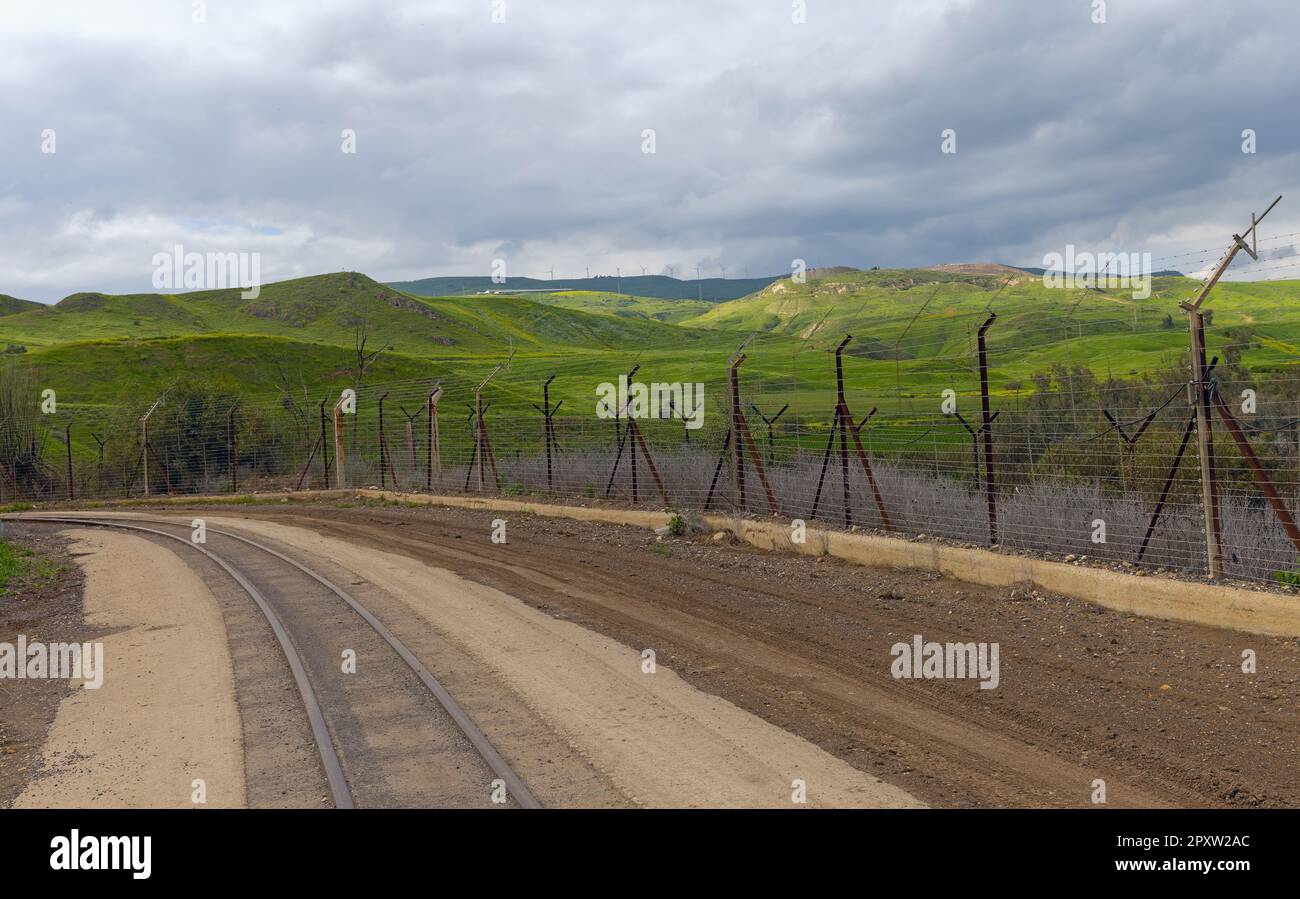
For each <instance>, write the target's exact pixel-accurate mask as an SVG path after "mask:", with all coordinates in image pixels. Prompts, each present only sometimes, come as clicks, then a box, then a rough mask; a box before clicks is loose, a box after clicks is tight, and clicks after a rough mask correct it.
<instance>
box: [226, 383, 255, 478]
mask: <svg viewBox="0 0 1300 899" xmlns="http://www.w3.org/2000/svg"><path fill="white" fill-rule="evenodd" d="M238 408H239V400H235V402H234V404H233V405H232V406H231V407H230V415H229V416H228V417H227V420H226V454H227V455H226V458H227V459H228V460H229V461H230V492H231V493H234V492H235V491H236V490H237V489H238V487H239V484H238V476H237V475H236V470H237V469H238V467H239V466H238V463H237V460H236V459H235V410H236V409H238ZM254 462H256V459H254Z"/></svg>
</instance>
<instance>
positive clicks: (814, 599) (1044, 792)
mask: <svg viewBox="0 0 1300 899" xmlns="http://www.w3.org/2000/svg"><path fill="white" fill-rule="evenodd" d="M169 511H175V510H169ZM208 511H209V514H211V511H212V510H208ZM224 514H231V515H235V516H241V517H242V516H247V517H253V518H262V519H268V520H275V521H281V522H284V523H286V524H295V525H299V526H303V527H308V528H311V529H313V530H316V531H317V532H319V533H321V534H327V535H334V536H339V537H346V538H347V539H348V540H350V541H353V542H357V543H360V544H362V545H369V546H371V547H374V548H377V549H384V550H386V551H389V552H395V553H402V554H406V555H409V556H411V557H412V558H415V559H419V560H421V561H424V562H427V563H429V564H432V565H437V566H440V567H445V568H448V569H450V570H452V571H455V572H458V573H460V574H461V575H463V576H465V577H467V578H471V579H473V580H477V581H480V582H482V583H485V584H489V585H492V586H495V587H497V588H499V589H501V590H503V591H505V592H507V593H510V594H512V595H514V596H518V597H520V598H521V599H524V600H525V601H526V602H529V603H530V604H532V605H534V606H535V607H537V608H539V609H542V610H544V611H547V612H549V613H550V614H553V615H556V616H558V617H563V618H567V619H570V620H572V621H574V622H576V623H578V624H581V625H583V626H586V627H589V628H592V629H594V630H597V631H599V632H601V633H604V634H607V635H609V636H611V637H613V638H614V639H616V640H618V641H620V642H622V643H624V644H626V645H628V646H631V647H649V648H654V649H655V650H656V651H657V653H658V658H659V660H660V663H661V664H664V665H667V666H669V667H671V668H672V669H673V670H674V671H675V672H677V673H678V674H679V675H680V676H682V677H683V678H685V679H686V680H687V681H689V682H690V683H692V684H694V685H695V686H697V687H699V688H700V689H701V690H704V691H706V692H710V693H714V694H716V695H719V696H721V697H723V698H725V699H728V700H730V701H731V702H733V703H735V704H736V705H738V706H740V707H741V708H743V709H746V710H748V711H751V712H753V713H755V714H757V715H760V716H761V717H763V718H765V719H766V720H768V721H770V722H772V723H775V724H777V725H779V726H781V727H783V728H785V729H787V730H789V731H791V732H793V733H795V734H799V735H801V736H803V737H805V738H806V739H808V740H810V741H812V742H813V743H816V744H817V745H819V746H821V747H822V748H824V749H826V750H827V751H828V752H830V753H832V754H834V755H836V756H838V757H839V758H841V759H844V760H845V761H847V762H849V763H850V764H852V765H853V766H855V767H857V768H859V769H861V770H863V771H867V772H870V773H871V774H874V775H876V776H878V777H880V778H882V779H883V780H885V781H886V782H888V783H893V784H896V785H898V786H900V787H902V788H904V789H905V790H907V791H908V792H910V793H911V794H913V795H915V796H917V797H919V798H921V799H922V800H924V801H926V802H928V803H931V804H935V805H952V806H972V805H976V806H990V805H992V806H1057V805H1062V806H1084V805H1090V804H1091V793H1092V789H1093V788H1092V783H1093V781H1094V779H1096V778H1102V779H1104V780H1106V782H1107V792H1108V804H1110V805H1116V806H1118V805H1142V806H1148V805H1164V804H1169V805H1195V806H1218V805H1227V806H1256V805H1268V806H1296V805H1300V787H1298V786H1297V784H1296V783H1295V781H1294V778H1293V774H1294V771H1295V770H1296V763H1297V750H1298V749H1300V713H1298V712H1297V708H1298V706H1297V700H1298V699H1300V647H1298V646H1297V642H1296V641H1288V640H1280V639H1273V638H1263V637H1248V636H1244V635H1240V634H1234V633H1230V632H1226V631H1218V630H1211V629H1206V628H1198V627H1192V626H1186V625H1179V624H1175V623H1170V622H1163V621H1151V620H1145V619H1138V618H1133V617H1128V616H1124V615H1120V614H1117V613H1114V612H1109V611H1106V610H1103V609H1100V608H1097V607H1094V606H1091V605H1089V604H1085V603H1080V602H1075V601H1071V600H1068V599H1064V598H1060V597H1052V596H1044V595H1040V594H1037V593H1035V592H1033V591H1030V590H1025V589H1023V588H1021V589H1013V590H994V589H986V588H979V587H972V586H970V585H967V584H960V583H956V582H952V581H947V580H944V579H941V578H937V577H933V576H929V575H926V574H922V573H917V572H896V571H882V570H874V569H864V568H859V567H855V566H849V565H845V564H841V563H837V562H834V561H825V562H815V561H810V560H808V559H799V558H794V557H789V556H783V555H777V554H770V553H762V552H758V551H755V550H752V549H749V548H747V547H742V546H726V547H722V546H714V545H710V544H707V543H702V542H700V541H696V542H688V541H685V540H678V541H666V542H665V543H656V542H655V538H654V537H653V535H651V534H650V533H648V532H647V531H644V530H641V529H637V528H628V527H612V526H608V525H594V524H585V523H579V522H571V521H563V520H554V519H542V518H531V517H521V518H517V519H513V520H511V521H510V523H509V543H508V544H506V545H504V546H500V545H493V544H492V543H491V542H490V540H489V539H488V533H489V529H490V521H491V518H493V517H496V516H494V515H490V514H488V513H483V512H468V511H464V510H451V509H439V510H434V511H425V510H407V509H364V508H363V509H339V508H334V507H331V506H327V505H318V506H306V507H301V506H294V507H286V508H283V509H276V508H265V507H239V508H232V509H230V510H228V511H227V512H225V513H224ZM913 634H922V635H923V636H924V637H925V639H926V640H939V641H948V640H954V641H963V642H964V641H976V642H979V641H988V642H993V641H997V642H999V643H1000V644H1001V664H1002V672H1001V685H1000V686H999V688H998V689H995V690H987V691H982V690H980V689H978V686H977V684H976V682H974V681H970V680H967V681H941V680H929V681H922V680H895V679H894V678H893V677H891V676H890V673H889V666H890V662H891V661H892V658H891V656H890V655H889V648H890V646H891V645H893V644H894V643H896V642H899V641H904V642H905V641H908V640H910V639H911V637H912V635H913ZM1244 649H1253V650H1255V652H1256V653H1257V655H1258V658H1259V671H1258V673H1257V674H1254V675H1247V674H1243V673H1242V671H1241V653H1242V650H1244Z"/></svg>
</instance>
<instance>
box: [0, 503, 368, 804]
mask: <svg viewBox="0 0 1300 899" xmlns="http://www.w3.org/2000/svg"><path fill="white" fill-rule="evenodd" d="M9 520H11V521H23V522H42V521H52V522H56V523H60V524H79V525H88V526H91V527H108V528H121V529H123V530H128V531H143V532H144V533H146V534H154V535H156V536H158V537H167V538H168V539H171V540H175V541H177V542H179V543H184V544H186V545H187V546H190V547H193V548H194V549H196V550H198V551H199V552H201V553H203V555H205V556H207V557H208V558H209V559H211V560H212V561H213V562H215V563H216V564H217V565H219V566H221V568H222V569H223V570H224V571H225V572H226V574H228V575H230V576H231V578H233V579H234V581H235V583H237V584H239V586H240V587H241V588H243V590H244V592H245V593H247V594H248V595H249V596H250V597H251V598H252V600H253V602H254V603H256V604H257V607H258V608H259V609H261V610H262V614H263V615H264V616H266V621H267V623H268V624H269V625H271V630H272V631H273V632H274V633H275V638H276V640H278V641H279V643H280V648H281V649H282V650H283V651H284V655H285V658H286V659H287V660H288V662H289V670H290V671H292V672H293V679H294V681H295V682H296V683H297V685H298V692H299V694H301V696H302V701H303V705H304V706H306V708H307V719H308V721H309V722H310V723H311V732H312V737H313V738H314V739H315V741H316V749H317V751H318V752H319V753H320V761H321V766H322V767H323V768H324V769H325V779H326V780H327V781H329V787H330V793H331V795H332V796H333V798H334V807H335V808H349V809H350V808H355V807H356V803H355V802H354V801H353V799H352V791H351V789H350V788H349V787H348V782H347V778H346V777H344V776H343V765H342V764H341V763H340V762H339V757H338V753H337V752H336V751H335V749H334V743H333V740H332V739H331V738H330V733H329V728H328V727H327V726H326V724H325V716H324V713H323V712H322V711H321V707H320V701H319V700H318V699H317V698H316V693H315V691H314V690H313V689H312V687H311V683H310V682H309V681H308V679H307V670H306V668H305V667H304V666H303V664H302V658H301V656H299V655H298V650H297V649H296V648H295V647H294V645H293V639H292V638H291V637H290V636H289V633H288V631H286V630H285V629H284V624H283V623H282V622H281V621H280V618H279V616H278V615H276V614H275V611H274V610H273V609H272V608H271V606H270V603H268V602H267V601H266V597H265V596H263V595H262V592H261V591H260V590H258V589H257V587H255V586H253V584H252V583H250V582H249V580H248V579H247V578H246V577H244V575H243V574H241V573H240V572H239V570H238V569H236V568H235V567H234V566H233V565H231V564H230V563H229V562H227V561H226V560H225V559H223V558H221V556H218V555H217V554H216V553H214V552H212V550H210V549H208V548H207V547H204V546H200V545H199V544H197V543H194V542H193V541H190V540H186V539H185V538H184V537H178V536H177V535H176V534H169V533H168V532H166V531H160V530H157V529H156V528H147V527H141V526H140V525H132V524H123V523H121V522H119V521H112V520H109V519H104V518H63V517H57V518H56V517H47V516H43V515H42V516H34V517H27V516H12V517H11V518H10V519H9ZM167 523H169V524H170V523H171V522H167Z"/></svg>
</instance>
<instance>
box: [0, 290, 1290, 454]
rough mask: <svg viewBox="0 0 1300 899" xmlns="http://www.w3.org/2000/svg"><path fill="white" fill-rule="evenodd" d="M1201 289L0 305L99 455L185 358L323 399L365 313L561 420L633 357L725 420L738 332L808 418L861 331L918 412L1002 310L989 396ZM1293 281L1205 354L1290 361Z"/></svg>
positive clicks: (456, 385) (1232, 325) (1159, 337)
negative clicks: (689, 388)
mask: <svg viewBox="0 0 1300 899" xmlns="http://www.w3.org/2000/svg"><path fill="white" fill-rule="evenodd" d="M626 280H630V279H625V281H626ZM1195 285H1196V282H1194V281H1191V280H1189V279H1186V278H1178V277H1168V278H1158V279H1156V281H1155V284H1154V290H1153V293H1152V295H1151V296H1150V297H1149V298H1147V299H1144V300H1135V299H1133V298H1132V296H1131V292H1130V291H1129V290H1128V289H1127V288H1125V289H1106V290H1101V291H1089V290H1049V289H1047V288H1045V287H1044V286H1043V285H1042V282H1041V280H1040V279H1039V278H1036V277H1033V276H1030V275H1027V274H1023V275H1018V274H1010V275H1009V274H1007V273H1006V272H996V273H995V272H986V271H978V270H977V271H957V270H940V271H936V270H882V271H870V272H867V271H857V270H852V269H823V270H818V271H814V272H810V273H809V277H808V279H807V280H806V282H805V283H802V284H796V283H794V282H793V281H791V280H790V279H788V278H787V279H784V280H781V281H775V282H772V283H771V284H768V285H766V286H765V287H763V288H762V289H761V290H759V291H757V292H756V293H753V294H751V295H749V296H746V297H742V298H739V299H735V300H731V301H727V302H722V303H716V304H710V303H700V302H698V301H691V300H687V301H675V300H664V299H657V298H647V297H630V296H625V295H622V294H616V293H610V292H590V291H566V292H559V293H551V294H527V295H525V296H511V295H504V294H502V295H496V294H492V295H464V296H442V297H417V296H413V295H411V294H409V293H405V292H403V291H401V290H397V289H394V288H393V287H391V286H387V285H383V284H379V283H377V282H375V281H373V280H371V279H370V278H367V277H365V276H364V275H360V274H355V273H339V274H328V275H320V276H317V277H312V278H303V279H297V280H293V281H286V282H281V283H278V284H269V285H266V286H264V287H263V289H262V291H261V295H260V296H259V297H257V298H256V299H251V300H246V299H244V298H242V297H241V296H240V293H239V291H238V290H223V291H206V292H199V293H188V294H176V295H159V294H139V295H130V296H107V295H102V294H96V293H82V294H77V295H74V296H71V297H68V298H66V299H65V300H63V301H62V302H60V303H58V304H56V305H54V306H52V307H47V306H36V305H35V304H26V303H24V302H23V301H17V302H18V303H19V304H20V305H19V306H18V307H17V309H16V310H15V311H11V312H9V313H8V314H5V315H3V317H0V348H3V347H5V346H7V345H9V344H14V345H17V346H22V347H25V348H26V352H24V353H21V354H18V355H14V356H13V357H12V358H13V359H16V360H19V361H20V363H21V364H23V365H34V366H36V367H37V368H38V369H39V370H40V373H41V380H42V383H44V384H48V385H49V386H51V387H54V388H55V389H57V390H58V393H59V397H60V402H61V404H62V408H66V409H67V410H68V411H69V412H71V413H75V414H77V415H78V416H79V421H80V424H79V425H78V430H79V432H80V434H81V435H82V436H81V437H80V438H79V441H78V446H77V449H78V451H82V452H89V451H90V448H88V447H84V446H82V445H81V443H80V441H81V440H88V439H89V438H88V437H86V436H85V432H86V430H87V426H96V425H97V423H100V422H103V421H104V420H106V419H107V418H108V417H110V416H111V415H112V414H113V412H114V410H115V409H119V408H121V407H122V406H123V404H124V402H127V401H130V402H135V401H137V400H138V399H139V398H140V397H144V396H156V395H157V394H159V393H160V392H161V391H162V390H163V389H165V388H166V387H167V385H169V384H171V383H173V382H175V381H176V380H177V379H178V378H179V377H181V376H183V375H186V374H188V375H198V376H199V377H201V378H202V379H203V380H205V381H206V382H208V383H210V384H212V385H214V386H216V387H218V388H220V389H222V390H228V391H231V392H240V393H245V394H257V395H260V396H263V397H265V396H270V395H273V394H274V392H275V391H276V390H277V389H278V387H279V386H280V385H281V384H282V383H283V382H284V381H286V380H288V381H290V382H292V383H293V384H295V385H302V386H306V387H307V388H308V390H307V392H308V393H310V394H311V396H312V397H313V398H317V397H323V396H325V395H327V394H330V395H337V391H338V389H340V388H341V387H343V386H347V385H349V384H350V383H351V380H352V365H353V359H354V356H353V341H354V336H355V333H356V322H358V321H364V322H365V323H366V325H367V327H368V329H369V343H368V348H370V349H377V348H380V347H389V348H390V349H388V350H387V351H386V352H384V353H383V354H382V355H381V356H380V358H379V361H378V362H377V363H376V364H375V366H374V368H373V369H372V370H371V371H370V372H369V374H368V381H369V382H370V383H375V384H377V383H381V382H384V381H396V380H408V379H417V378H442V379H443V380H444V383H445V384H446V385H447V387H448V394H447V395H448V400H449V402H451V403H452V404H453V405H454V407H455V408H457V409H460V408H461V406H462V403H463V402H465V401H466V400H467V399H469V395H470V391H471V389H472V387H473V385H474V384H476V383H477V382H478V381H479V380H480V379H481V378H482V377H483V376H484V375H485V374H486V373H487V372H488V371H489V370H491V368H492V367H493V366H494V365H496V364H497V363H498V362H499V361H501V360H503V359H505V358H506V356H507V355H508V353H509V352H510V351H512V350H513V352H514V353H515V356H514V359H513V362H512V364H511V367H510V370H509V372H508V373H507V374H505V375H503V376H502V377H500V378H499V379H498V380H497V381H496V382H494V384H493V385H492V387H491V388H490V393H491V396H492V402H493V403H494V404H495V409H496V410H497V413H495V414H509V413H510V412H511V411H512V410H513V411H514V412H517V413H519V414H523V415H532V414H533V413H532V410H531V404H532V403H534V402H538V401H539V400H540V396H539V394H540V384H541V381H542V380H544V379H545V378H547V377H549V376H550V375H552V374H554V375H556V376H557V378H556V381H555V383H554V384H553V386H552V391H551V396H552V400H553V401H555V400H561V399H563V400H565V401H566V405H565V409H564V413H565V414H566V415H573V416H581V417H586V418H592V417H593V415H592V413H593V411H594V402H595V401H594V396H595V387H596V385H597V384H598V383H600V382H602V381H612V380H616V378H617V376H618V374H619V372H621V371H625V370H626V369H627V368H628V367H630V366H631V365H632V364H634V363H639V364H640V366H641V370H640V373H639V376H638V377H639V378H641V379H643V380H645V381H647V382H648V381H655V380H658V381H691V382H704V383H705V384H706V385H707V389H708V395H709V397H710V400H709V403H710V407H709V408H710V412H711V414H712V415H715V416H716V415H718V414H720V410H722V409H723V408H724V407H725V402H726V400H725V396H726V393H725V389H724V385H725V377H726V370H727V360H728V357H729V356H730V354H731V353H732V352H733V351H734V350H735V349H736V347H737V346H738V345H740V343H741V342H742V341H748V343H747V346H746V353H747V355H748V361H747V363H746V365H745V367H744V369H743V378H744V384H745V386H746V389H747V391H753V392H754V394H755V396H756V397H757V398H761V400H762V401H763V402H764V403H765V404H767V405H769V406H770V407H771V408H773V409H775V408H779V406H780V404H781V403H784V402H790V403H792V404H793V405H794V410H795V413H796V414H805V415H808V416H818V415H821V414H823V413H824V412H825V410H826V409H828V408H829V404H830V401H831V397H832V395H833V388H834V363H833V358H832V357H831V355H830V351H831V350H833V349H834V347H835V345H836V344H837V343H838V342H839V341H840V340H841V339H842V337H843V336H844V335H845V334H846V333H851V334H853V336H854V340H853V342H852V343H851V344H850V346H849V348H848V353H849V358H848V360H847V362H846V378H847V385H848V389H849V392H850V399H851V402H852V404H853V405H854V407H855V409H858V410H859V414H860V415H861V414H865V412H866V411H867V410H868V409H869V408H870V407H871V406H873V405H874V406H879V407H880V408H881V409H882V411H885V412H889V411H902V412H908V411H911V410H917V411H918V412H920V411H923V410H930V409H931V407H932V406H933V405H934V404H936V403H937V401H938V397H939V395H940V393H941V391H943V390H946V389H952V390H955V391H956V392H957V394H958V395H959V396H963V397H970V396H972V395H975V394H976V393H977V391H978V383H979V381H978V370H977V366H976V363H975V334H976V331H977V330H978V328H979V326H980V325H981V324H982V322H983V321H984V319H985V318H986V317H987V315H988V313H989V311H990V310H992V311H995V312H997V314H998V319H997V321H996V323H995V325H994V326H993V328H992V329H991V330H990V332H989V358H990V385H991V389H992V391H993V393H994V396H995V405H997V406H999V407H1013V406H1014V405H1018V404H1019V403H1020V402H1021V401H1022V399H1023V397H1024V395H1025V394H1027V393H1029V392H1032V390H1033V383H1032V380H1031V376H1033V375H1035V374H1036V373H1041V372H1043V371H1046V370H1047V369H1049V368H1050V367H1052V366H1053V365H1063V366H1086V367H1088V368H1090V369H1091V370H1092V371H1094V372H1095V373H1097V375H1098V376H1100V377H1102V378H1105V377H1106V376H1108V375H1109V376H1114V377H1118V378H1129V377H1134V378H1135V377H1139V376H1140V375H1142V374H1144V373H1146V372H1150V371H1155V370H1158V369H1168V368H1169V367H1171V366H1175V365H1177V364H1179V363H1180V361H1181V357H1182V354H1183V352H1184V351H1185V348H1186V345H1187V334H1186V328H1185V324H1184V319H1183V317H1182V315H1181V313H1179V311H1178V309H1177V301H1178V300H1180V299H1184V298H1186V297H1187V296H1189V295H1190V294H1191V293H1192V291H1193V290H1194V288H1195ZM1298 293H1300V282H1294V281H1292V282H1252V283H1223V284H1221V285H1220V286H1219V287H1218V288H1217V289H1216V291H1215V293H1214V295H1213V298H1212V300H1211V301H1210V303H1209V304H1208V306H1207V307H1206V308H1207V310H1211V311H1212V312H1213V318H1212V321H1211V324H1210V328H1209V333H1208V342H1209V346H1210V351H1211V353H1219V352H1226V351H1227V350H1228V348H1229V347H1230V346H1236V347H1237V350H1238V352H1239V353H1240V358H1241V362H1242V364H1243V365H1245V366H1247V367H1249V368H1251V369H1253V370H1255V371H1258V372H1270V371H1271V372H1287V373H1289V372H1293V371H1295V366H1296V365H1297V363H1300V304H1297V303H1296V302H1295V298H1296V295H1297V294H1298ZM33 307H34V308H33ZM313 401H316V400H315V399H313Z"/></svg>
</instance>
